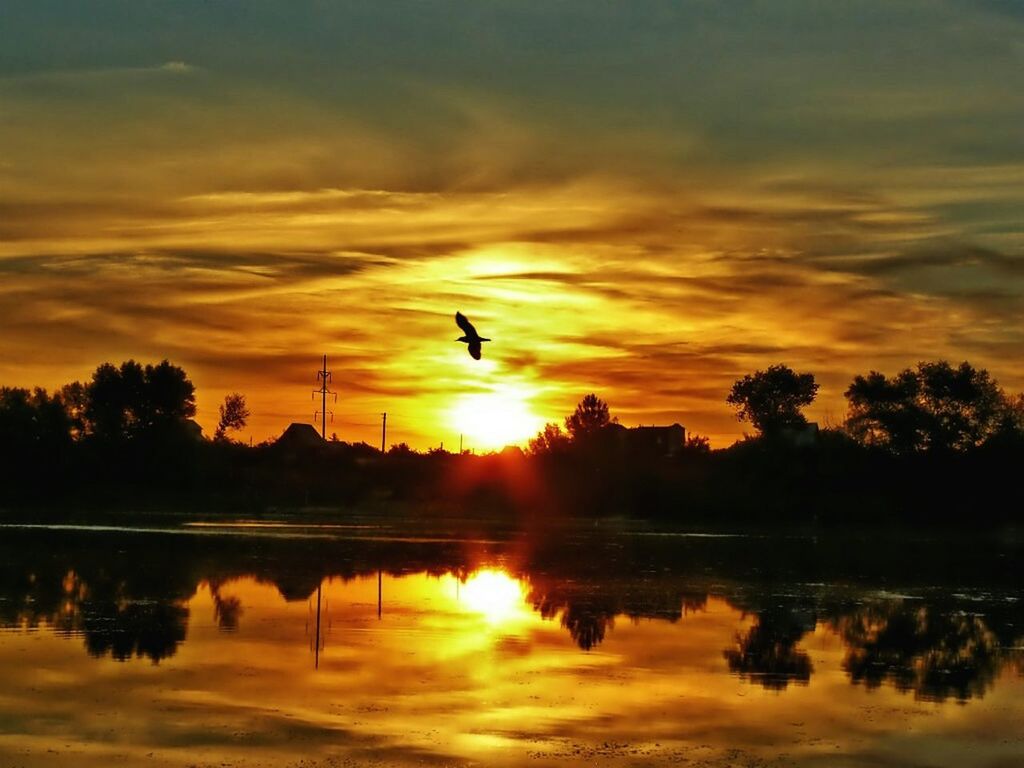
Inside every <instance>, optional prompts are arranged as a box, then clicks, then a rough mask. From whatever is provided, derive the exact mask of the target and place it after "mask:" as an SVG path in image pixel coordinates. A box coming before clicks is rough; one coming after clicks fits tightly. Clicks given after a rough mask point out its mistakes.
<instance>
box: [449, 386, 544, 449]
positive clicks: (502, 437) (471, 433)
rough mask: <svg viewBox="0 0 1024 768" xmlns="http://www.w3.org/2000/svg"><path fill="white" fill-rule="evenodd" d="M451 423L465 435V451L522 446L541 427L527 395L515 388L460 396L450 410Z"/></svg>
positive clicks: (539, 418)
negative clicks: (467, 449) (469, 449)
mask: <svg viewBox="0 0 1024 768" xmlns="http://www.w3.org/2000/svg"><path fill="white" fill-rule="evenodd" d="M451 421H452V424H453V425H454V427H455V428H456V429H457V430H458V431H459V433H460V434H462V435H465V436H466V440H467V442H466V446H467V447H468V448H474V449H476V448H482V449H485V450H486V449H492V448H503V447H504V446H506V445H512V444H519V443H524V442H526V440H528V439H529V438H531V437H533V436H534V435H536V434H537V432H539V431H540V430H541V429H542V428H543V426H544V420H543V419H542V418H541V417H539V416H538V415H537V414H535V413H533V411H532V410H531V409H530V404H529V396H528V395H527V394H526V393H525V392H524V391H522V390H521V389H518V388H515V387H500V388H496V389H495V390H494V391H493V392H481V393H477V394H471V395H463V396H461V397H460V398H459V399H458V401H457V402H456V404H455V406H454V407H453V408H452V410H451Z"/></svg>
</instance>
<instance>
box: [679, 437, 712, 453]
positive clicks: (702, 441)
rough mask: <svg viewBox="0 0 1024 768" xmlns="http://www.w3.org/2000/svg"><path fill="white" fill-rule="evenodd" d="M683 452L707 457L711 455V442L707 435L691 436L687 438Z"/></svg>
mask: <svg viewBox="0 0 1024 768" xmlns="http://www.w3.org/2000/svg"><path fill="white" fill-rule="evenodd" d="M683 450H684V451H686V452H687V453H693V454H698V455H700V456H707V455H709V454H710V453H711V440H710V439H708V437H707V436H706V435H690V436H689V437H687V438H686V445H684V446H683Z"/></svg>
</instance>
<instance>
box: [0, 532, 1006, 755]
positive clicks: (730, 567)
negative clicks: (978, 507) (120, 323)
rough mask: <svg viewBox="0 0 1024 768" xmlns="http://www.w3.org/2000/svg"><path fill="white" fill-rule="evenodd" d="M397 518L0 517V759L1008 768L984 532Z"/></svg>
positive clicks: (992, 578)
mask: <svg viewBox="0 0 1024 768" xmlns="http://www.w3.org/2000/svg"><path fill="white" fill-rule="evenodd" d="M413 529H414V530H415V533H414V534H410V533H409V530H410V526H408V525H397V524H392V525H389V524H382V523H376V522H373V521H357V522H354V523H351V524H344V525H337V524H335V525H317V526H300V525H294V524H290V523H267V522H262V523H260V524H256V525H250V524H237V523H236V524H232V525H223V524H220V523H215V524H209V525H179V524H176V523H164V524H162V525H160V526H157V527H156V528H150V529H145V530H142V529H137V528H134V527H133V526H131V525H107V526H41V527H24V526H15V527H3V528H0V557H2V559H0V627H2V629H0V765H3V766H7V765H12V766H14V765H18V766H21V765H24V766H51V765H52V766H56V765H76V766H79V765H81V766H101V765H102V766H106V765H116V764H127V765H135V764H140V765H141V764H145V765H157V766H159V765H166V766H228V765H230V766H297V765H305V766H317V765H325V766H328V765H348V764H367V763H369V764H383V765H423V764H436V765H463V764H476V765H520V764H533V765H570V764H574V763H577V762H579V761H581V760H584V759H585V760H586V761H588V762H589V763H590V764H598V765H615V766H633V765H637V766H639V765H657V764H665V765H676V764H678V765H691V766H693V765H707V766H726V765H730V766H731V765H757V766H763V765H798V766H811V765H821V766H869V765H901V766H903V765H907V766H912V765H920V766H991V767H992V768H996V767H1002V766H1019V765H1024V729H1021V727H1020V724H1021V722H1024V678H1022V669H1024V663H1022V658H1024V656H1022V651H1021V647H1022V645H1024V604H1022V597H1024V594H1022V591H1021V585H1020V582H1019V578H1020V577H1019V576H1018V574H1017V568H1016V563H1017V562H1018V559H1017V556H1018V554H1019V551H1018V550H1019V548H1018V547H1017V546H1016V545H1015V544H1013V543H1012V542H1006V541H998V540H990V541H986V542H978V543H976V544H975V545H971V546H967V545H966V544H965V542H963V541H962V540H956V539H952V540H950V539H943V538H928V537H919V538H915V537H907V536H900V537H889V538H885V539H877V538H871V537H867V536H865V537H864V538H862V539H857V538H851V537H849V536H832V537H825V538H821V537H817V538H816V537H812V536H787V537H782V536H767V535H732V536H727V537H707V536H689V535H679V532H674V533H673V535H655V534H660V533H665V532H659V531H651V530H629V529H628V528H617V529H614V530H606V529H603V528H600V527H599V528H597V529H595V528H593V527H589V526H580V527H562V528H559V529H557V530H553V531H545V532H543V533H539V532H534V533H523V532H520V531H514V530H500V529H495V528H493V527H486V526H476V527H474V526H473V525H472V524H460V525H459V526H458V527H456V528H454V529H448V528H445V527H443V526H440V527H435V528H430V527H423V526H420V527H418V528H415V527H414V528H413ZM453 530H455V531H457V533H453Z"/></svg>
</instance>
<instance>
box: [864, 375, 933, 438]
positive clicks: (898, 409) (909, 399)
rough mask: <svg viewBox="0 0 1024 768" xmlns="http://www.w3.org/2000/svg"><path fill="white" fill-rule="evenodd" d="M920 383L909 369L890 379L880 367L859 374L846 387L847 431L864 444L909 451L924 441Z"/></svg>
mask: <svg viewBox="0 0 1024 768" xmlns="http://www.w3.org/2000/svg"><path fill="white" fill-rule="evenodd" d="M920 390H921V383H920V381H919V380H918V378H917V374H915V373H914V372H913V371H911V370H910V369H907V370H904V371H901V372H900V373H898V374H896V375H895V376H893V377H892V378H891V379H889V378H886V376H885V375H884V374H881V373H879V372H878V371H871V372H870V373H869V374H868V375H867V376H856V377H855V378H854V379H853V383H851V384H850V386H849V387H848V388H847V390H846V400H847V402H848V403H849V412H848V414H847V417H846V431H847V432H848V433H849V434H850V436H851V437H852V438H853V439H854V440H856V441H857V442H859V443H861V444H863V445H874V446H881V447H884V448H887V449H889V450H891V451H893V452H894V453H909V452H911V451H916V450H919V449H920V448H922V447H923V445H924V431H925V424H924V421H925V419H924V412H923V411H922V409H921V406H920V403H919V396H920Z"/></svg>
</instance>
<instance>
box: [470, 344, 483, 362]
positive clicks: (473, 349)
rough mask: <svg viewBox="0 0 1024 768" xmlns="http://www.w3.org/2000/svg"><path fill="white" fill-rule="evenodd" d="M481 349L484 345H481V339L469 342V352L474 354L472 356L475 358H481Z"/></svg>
mask: <svg viewBox="0 0 1024 768" xmlns="http://www.w3.org/2000/svg"><path fill="white" fill-rule="evenodd" d="M481 349H482V347H481V346H480V342H479V341H471V342H469V354H470V355H471V356H472V358H473V359H474V360H479V359H480V350H481Z"/></svg>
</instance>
